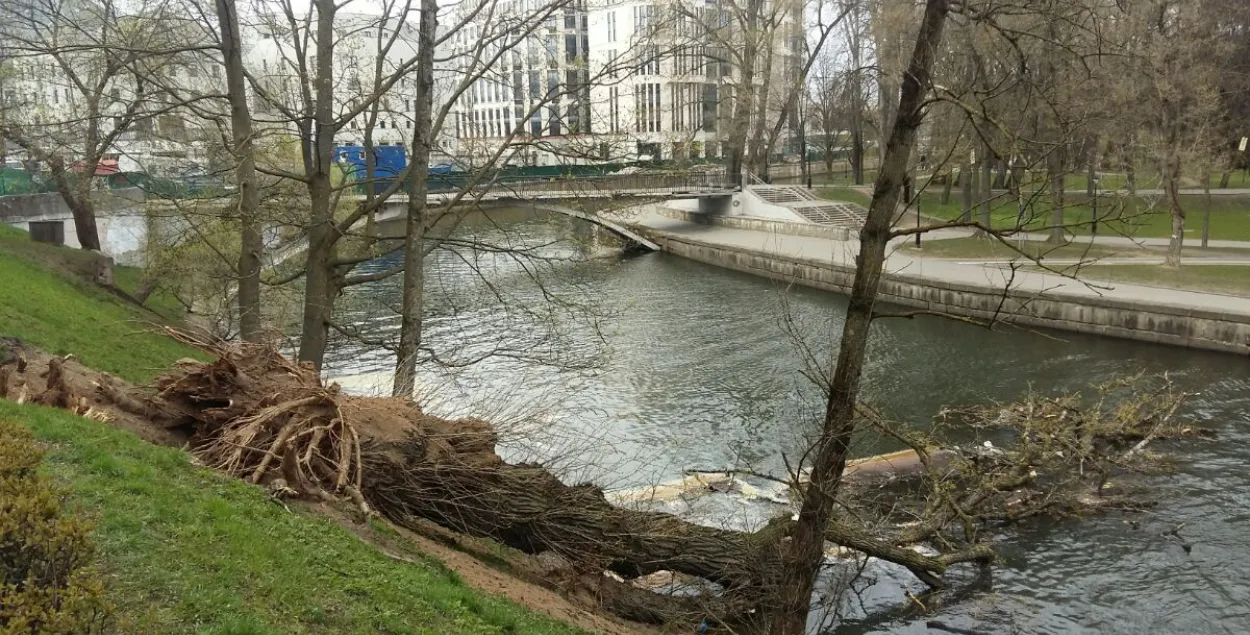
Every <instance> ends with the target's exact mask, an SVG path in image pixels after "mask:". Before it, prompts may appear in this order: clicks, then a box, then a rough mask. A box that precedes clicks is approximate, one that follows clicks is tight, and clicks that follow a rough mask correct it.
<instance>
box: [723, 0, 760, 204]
mask: <svg viewBox="0 0 1250 635" xmlns="http://www.w3.org/2000/svg"><path fill="white" fill-rule="evenodd" d="M762 9H763V0H750V1H749V2H748V3H747V23H746V33H745V34H743V37H744V42H745V44H744V46H743V49H742V68H741V69H739V74H740V81H739V82H738V85H737V86H736V87H735V89H734V109H733V117H732V119H731V121H730V124H729V144H728V145H729V163H728V164H726V166H725V171H726V173H727V174H726V176H728V177H729V184H730V185H744V184H743V182H742V168H743V159H744V158H745V157H746V143H747V135H748V134H749V133H750V130H749V129H750V127H751V111H752V110H753V109H754V103H755V57H756V55H757V53H758V52H759V41H760V37H759V33H758V30H759V23H760V11H761V10H762Z"/></svg>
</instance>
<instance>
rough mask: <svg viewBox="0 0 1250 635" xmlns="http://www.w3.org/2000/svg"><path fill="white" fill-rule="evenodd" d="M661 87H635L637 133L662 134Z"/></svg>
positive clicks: (648, 85) (657, 85) (635, 126)
mask: <svg viewBox="0 0 1250 635" xmlns="http://www.w3.org/2000/svg"><path fill="white" fill-rule="evenodd" d="M660 106H661V99H660V85H659V84H635V85H634V129H635V130H636V131H637V132H660V130H661V128H660Z"/></svg>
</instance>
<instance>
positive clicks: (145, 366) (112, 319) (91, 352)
mask: <svg viewBox="0 0 1250 635" xmlns="http://www.w3.org/2000/svg"><path fill="white" fill-rule="evenodd" d="M85 258H89V255H88V254H86V253H84V252H81V251H80V250H75V249H68V248H65V247H56V246H52V245H42V244H38V243H32V242H31V241H30V240H29V238H27V237H26V234H25V232H21V231H17V230H13V229H12V228H9V227H4V228H3V231H2V232H0V280H3V283H2V284H0V335H8V336H14V337H19V338H21V339H23V340H25V341H26V342H28V343H30V344H32V345H35V346H38V347H39V348H42V349H44V350H46V351H48V352H50V353H54V354H57V355H65V354H69V353H73V354H74V355H76V356H77V357H78V359H79V361H81V362H82V363H83V364H85V365H87V366H90V367H92V368H94V369H96V370H102V371H105V372H108V373H112V374H115V375H118V376H120V377H123V378H125V379H128V380H130V381H137V382H143V381H148V380H150V379H151V378H152V377H153V376H154V375H155V374H156V373H157V372H158V371H160V370H161V369H162V368H165V367H167V366H168V365H169V364H170V363H171V362H173V361H175V360H178V359H180V358H183V357H195V356H196V355H197V354H198V353H197V352H196V351H195V350H194V349H192V348H191V347H189V346H184V345H182V344H179V343H178V342H175V341H173V340H171V339H170V338H168V337H166V336H164V335H162V334H160V333H156V332H153V329H154V328H155V326H156V323H158V322H160V321H161V320H160V319H159V318H158V316H155V315H153V314H152V313H151V312H149V311H146V310H144V309H142V308H140V307H138V306H134V305H131V304H128V303H127V302H126V301H124V300H123V299H121V298H119V297H118V296H117V295H115V294H113V293H111V292H109V291H108V290H106V289H104V288H101V287H99V286H97V285H94V284H92V283H90V282H87V281H86V280H84V279H82V278H80V277H78V275H79V273H80V272H79V271H78V268H79V267H81V266H84V265H83V263H85V262H86V260H85ZM127 275H129V274H127Z"/></svg>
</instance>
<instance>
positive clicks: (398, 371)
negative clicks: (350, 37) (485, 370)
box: [391, 0, 438, 398]
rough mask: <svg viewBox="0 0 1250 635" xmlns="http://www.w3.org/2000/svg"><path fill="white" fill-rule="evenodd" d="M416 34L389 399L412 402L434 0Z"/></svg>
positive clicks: (421, 303)
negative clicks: (399, 301) (399, 306)
mask: <svg viewBox="0 0 1250 635" xmlns="http://www.w3.org/2000/svg"><path fill="white" fill-rule="evenodd" d="M419 29H420V30H419V31H418V48H417V68H416V72H417V88H416V111H415V112H414V113H413V119H415V122H414V123H413V133H412V163H411V166H410V167H409V168H408V170H409V172H408V210H407V211H408V218H407V222H406V226H407V232H406V233H405V239H404V305H403V311H402V312H401V314H400V323H399V350H398V351H396V360H395V382H394V385H393V386H392V388H391V393H392V394H393V395H394V396H396V397H405V398H411V397H412V393H413V390H414V389H415V388H416V373H417V354H418V353H419V352H420V347H421V326H422V317H423V316H422V314H423V313H424V311H425V265H424V262H425V245H424V240H425V206H426V191H427V189H428V188H429V183H428V181H429V179H428V175H429V171H430V144H431V143H432V142H433V134H432V133H433V131H432V130H431V126H432V123H431V120H432V116H433V114H432V113H433V110H434V40H435V37H436V35H437V32H438V0H421V25H420V27H419Z"/></svg>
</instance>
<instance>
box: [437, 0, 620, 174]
mask: <svg viewBox="0 0 1250 635" xmlns="http://www.w3.org/2000/svg"><path fill="white" fill-rule="evenodd" d="M585 3H586V0H572V1H571V2H568V3H552V2H550V1H549V0H508V1H505V2H501V3H499V4H497V5H495V9H496V10H495V11H493V12H490V13H488V14H487V15H486V16H484V17H482V18H481V19H477V20H473V21H471V22H470V23H469V24H468V25H467V26H466V27H465V28H464V29H462V30H461V31H460V32H458V33H456V36H455V40H454V43H453V48H452V54H453V57H454V59H456V60H457V61H458V62H457V72H456V73H455V77H456V78H458V79H460V80H467V81H468V82H469V86H468V87H467V90H466V91H465V92H464V94H462V95H461V96H460V98H459V99H458V100H457V101H456V103H455V104H454V106H455V108H454V111H453V122H452V124H450V125H449V126H448V127H447V129H446V130H445V132H447V133H448V134H451V135H453V136H454V137H455V138H456V139H457V144H456V147H455V151H456V153H457V158H458V160H459V162H460V163H462V164H463V166H464V167H473V166H475V165H481V164H484V163H486V162H488V161H490V160H491V159H492V158H493V157H496V156H499V157H500V159H499V161H498V163H500V164H510V165H556V164H578V163H593V162H599V161H601V157H600V156H599V155H598V154H597V152H598V149H597V146H596V145H595V144H594V143H593V139H592V137H591V107H590V99H591V96H590V81H591V80H590V77H589V76H588V65H587V59H588V57H589V52H590V48H591V47H590V41H589V37H588V33H587V12H586V4H585ZM481 60H493V61H492V62H490V63H488V64H485V65H483V64H482V62H481Z"/></svg>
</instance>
